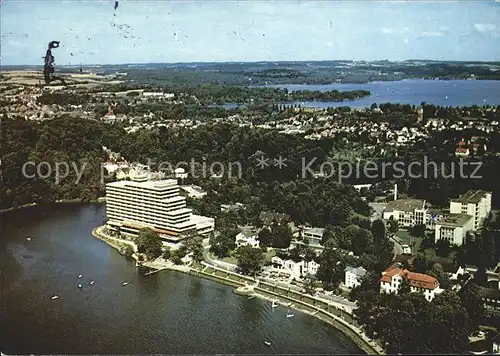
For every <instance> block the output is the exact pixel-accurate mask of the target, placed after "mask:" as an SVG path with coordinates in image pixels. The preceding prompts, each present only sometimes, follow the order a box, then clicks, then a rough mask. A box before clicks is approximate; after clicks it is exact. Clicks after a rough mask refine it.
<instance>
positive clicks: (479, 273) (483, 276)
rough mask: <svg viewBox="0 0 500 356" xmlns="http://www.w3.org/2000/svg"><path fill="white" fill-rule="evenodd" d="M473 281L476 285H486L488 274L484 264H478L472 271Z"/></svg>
mask: <svg viewBox="0 0 500 356" xmlns="http://www.w3.org/2000/svg"><path fill="white" fill-rule="evenodd" d="M474 283H475V284H477V285H478V286H482V287H486V286H487V284H488V274H487V273H486V268H485V267H484V266H479V267H478V268H477V270H476V272H475V273H474Z"/></svg>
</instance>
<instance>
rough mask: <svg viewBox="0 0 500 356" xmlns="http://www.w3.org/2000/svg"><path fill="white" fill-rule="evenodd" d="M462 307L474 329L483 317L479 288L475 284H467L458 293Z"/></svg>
mask: <svg viewBox="0 0 500 356" xmlns="http://www.w3.org/2000/svg"><path fill="white" fill-rule="evenodd" d="M458 295H459V297H460V300H461V302H462V305H463V306H464V308H465V310H466V311H467V314H468V315H469V319H470V322H471V326H472V328H474V329H476V328H477V326H478V325H479V323H480V322H481V319H482V318H483V316H484V303H483V300H482V298H481V296H480V293H479V286H478V285H477V284H475V283H472V282H469V283H467V284H466V285H465V286H464V287H462V289H460V292H459V293H458Z"/></svg>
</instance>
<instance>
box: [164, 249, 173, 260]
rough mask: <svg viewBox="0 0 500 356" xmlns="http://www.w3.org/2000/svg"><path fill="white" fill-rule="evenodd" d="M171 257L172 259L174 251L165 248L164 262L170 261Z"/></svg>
mask: <svg viewBox="0 0 500 356" xmlns="http://www.w3.org/2000/svg"><path fill="white" fill-rule="evenodd" d="M170 257H172V251H171V250H170V248H169V247H168V246H167V247H165V249H164V251H163V259H164V260H169V259H170Z"/></svg>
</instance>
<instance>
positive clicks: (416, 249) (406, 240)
mask: <svg viewBox="0 0 500 356" xmlns="http://www.w3.org/2000/svg"><path fill="white" fill-rule="evenodd" d="M396 236H397V237H399V239H400V240H401V243H402V244H407V245H409V246H411V247H412V252H413V256H416V255H417V254H418V253H420V252H421V251H420V245H421V244H422V241H423V240H424V239H423V238H422V237H415V236H411V234H410V233H409V232H408V231H406V230H398V232H397V233H396ZM413 244H414V245H413ZM412 245H413V246H412ZM424 255H425V257H426V258H427V260H429V261H434V262H443V263H450V262H452V258H453V253H450V255H449V256H448V257H440V256H437V255H436V251H435V250H434V248H432V247H430V248H426V249H425V250H424Z"/></svg>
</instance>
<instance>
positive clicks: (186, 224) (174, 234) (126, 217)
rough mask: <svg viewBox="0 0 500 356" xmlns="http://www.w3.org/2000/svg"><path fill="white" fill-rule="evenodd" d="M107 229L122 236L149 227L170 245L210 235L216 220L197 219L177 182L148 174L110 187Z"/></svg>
mask: <svg viewBox="0 0 500 356" xmlns="http://www.w3.org/2000/svg"><path fill="white" fill-rule="evenodd" d="M106 214H107V218H108V221H107V225H108V226H109V227H110V228H111V229H113V230H118V231H120V232H122V233H128V234H137V233H138V230H140V229H142V228H145V227H149V228H151V229H153V230H154V231H156V232H157V233H158V234H159V235H160V237H161V238H163V239H164V240H165V241H166V242H171V243H178V242H180V241H181V240H182V239H183V238H184V237H185V236H187V235H188V234H189V233H198V234H208V233H210V232H212V231H213V230H214V227H215V221H214V219H213V218H208V217H204V216H198V215H193V214H192V212H191V209H189V208H187V207H186V198H185V197H183V196H182V195H180V194H179V186H178V184H177V180H175V179H167V180H159V181H150V180H148V176H147V174H145V175H143V176H135V177H134V180H133V181H118V182H112V183H108V184H106Z"/></svg>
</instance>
